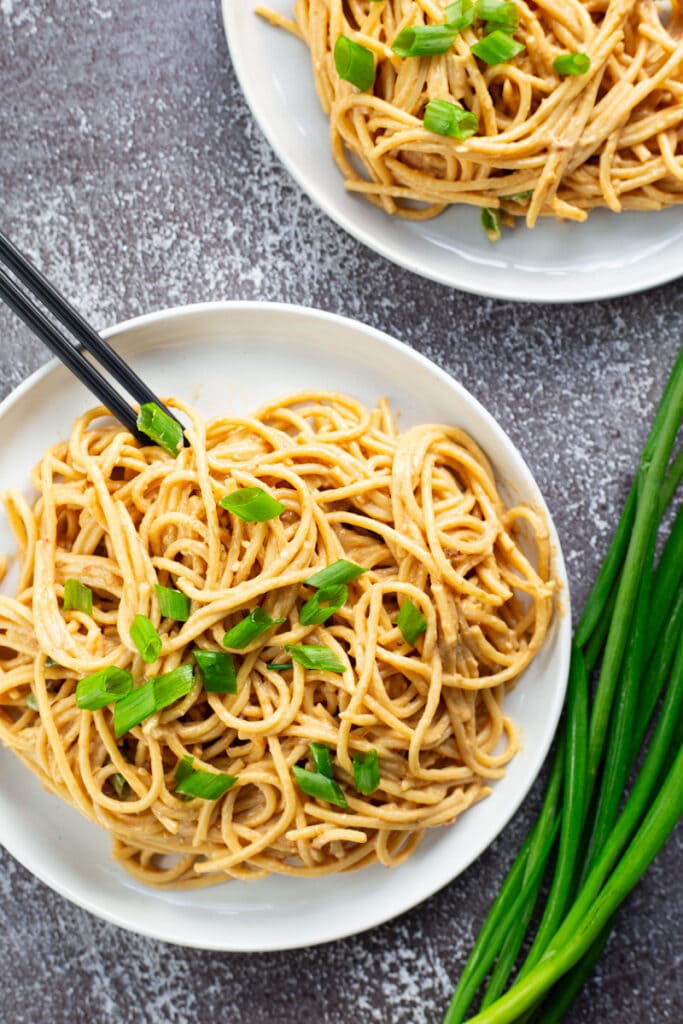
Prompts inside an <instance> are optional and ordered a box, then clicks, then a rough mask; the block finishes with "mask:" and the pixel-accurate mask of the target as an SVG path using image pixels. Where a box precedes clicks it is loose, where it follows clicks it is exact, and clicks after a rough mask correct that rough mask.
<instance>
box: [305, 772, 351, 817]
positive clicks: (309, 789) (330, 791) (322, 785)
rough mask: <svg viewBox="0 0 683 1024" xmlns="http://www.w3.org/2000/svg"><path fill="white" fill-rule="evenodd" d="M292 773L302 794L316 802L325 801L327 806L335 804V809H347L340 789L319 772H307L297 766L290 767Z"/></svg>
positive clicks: (335, 783) (337, 784)
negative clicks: (313, 798)
mask: <svg viewBox="0 0 683 1024" xmlns="http://www.w3.org/2000/svg"><path fill="white" fill-rule="evenodd" d="M292 772H293V773H294V778H295V779H296V781H297V785H298V786H299V789H300V790H301V792H302V793H306V795H307V796H312V797H315V799H316V800H326V801H327V802H328V804H336V805H337V807H348V804H347V803H346V797H345V796H344V793H343V791H342V788H341V786H340V785H339V783H338V782H335V781H334V779H328V778H327V776H326V775H321V774H320V772H309V771H308V770H307V769H306V768H300V767H299V765H298V764H295V765H294V766H293V767H292Z"/></svg>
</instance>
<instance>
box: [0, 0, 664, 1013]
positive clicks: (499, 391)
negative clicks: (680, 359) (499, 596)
mask: <svg viewBox="0 0 683 1024" xmlns="http://www.w3.org/2000/svg"><path fill="white" fill-rule="evenodd" d="M235 2H238V0H235ZM0 98H1V99H0V183H1V190H0V222H1V223H2V226H3V228H4V230H6V231H7V232H8V234H10V236H12V237H13V238H14V239H15V240H16V241H17V243H18V244H19V245H20V246H22V247H24V248H25V249H26V250H27V251H28V252H29V253H30V254H31V255H32V256H33V257H34V258H35V259H36V260H37V261H38V263H39V265H41V266H42V267H43V268H44V270H45V271H46V272H47V274H48V275H49V276H50V277H51V278H52V279H53V280H54V281H55V282H56V283H57V285H58V286H60V287H62V288H63V289H64V291H65V292H66V293H67V294H68V295H70V296H71V297H72V298H73V299H74V300H75V302H76V303H77V305H79V306H80V307H81V308H82V309H83V311H84V312H85V314H86V315H87V316H89V317H90V318H91V319H92V320H93V321H94V323H96V324H98V325H102V326H104V325H106V324H110V323H113V322H115V321H119V320H123V319H126V318H128V317H131V316H134V315H136V314H138V313H143V312H147V311H149V310H153V309H158V308H161V307H164V306H173V305H176V304H180V303H187V302H198V301H201V300H210V299H226V298H241V299H276V300H282V301H286V302H294V303H302V304H305V305H310V306H318V307H320V308H323V309H327V310H332V311H334V312H338V313H343V314H346V315H348V316H352V317H356V318H358V319H360V320H363V321H365V322H367V323H369V324H373V325H374V326H376V327H379V328H382V329H384V330H386V331H388V332H389V333H391V334H394V335H396V336H397V337H399V338H401V339H403V340H404V341H406V342H408V344H410V345H413V346H414V347H415V348H417V349H419V350H420V351H422V352H424V353H425V354H426V355H428V356H429V357H430V358H432V359H433V360H435V362H437V363H438V364H439V365H440V366H442V367H444V368H445V369H446V370H448V371H449V372H450V373H452V374H453V375H454V376H456V377H457V378H458V379H459V380H461V381H462V382H463V384H465V386H466V387H468V388H469V389H470V390H471V391H472V392H473V393H474V394H475V395H476V396H477V397H478V398H479V399H480V400H481V401H482V402H483V403H484V404H485V405H486V406H487V407H488V408H489V409H490V410H491V412H492V413H493V414H494V415H495V416H496V417H497V419H498V420H499V422H500V423H501V424H502V426H503V427H504V428H505V429H506V430H507V431H508V432H509V434H510V435H511V436H512V438H513V439H514V441H515V442H516V443H517V444H518V445H519V447H520V448H521V450H522V452H523V454H524V456H525V457H526V459H527V461H528V463H529V465H530V466H531V468H532V471H533V472H534V474H535V476H536V478H537V480H538V482H539V484H540V486H541V488H542V489H543V491H544V493H545V495H546V498H547V500H548V503H549V505H550V508H551V510H552V513H553V515H554V516H555V520H556V523H557V525H558V528H559V531H560V535H561V538H562V543H563V545H564V550H565V555H566V557H567V561H568V569H569V573H570V577H571V583H572V587H573V596H574V601H575V606H576V607H577V608H580V607H581V605H582V603H583V601H584V599H585V597H586V594H587V591H588V587H589V585H590V582H591V580H592V579H593V577H594V576H595V572H596V569H597V566H598V564H599V562H600V558H601V555H602V553H603V552H604V550H605V546H606V543H607V540H608V536H609V531H610V528H611V526H612V525H613V524H614V522H615V518H616V515H617V511H618V509H619V507H620V503H621V502H622V501H623V499H624V497H625V494H626V492H627V489H628V486H629V482H630V475H631V473H632V472H633V468H634V466H635V462H636V458H637V453H638V452H639V449H640V446H641V444H642V442H643V439H644V437H645V433H646V429H647V424H648V421H649V420H650V418H651V416H652V412H653V408H654V403H655V401H656V399H657V397H658V395H659V394H660V392H661V389H662V387H663V383H664V380H665V376H666V372H667V369H668V367H669V366H670V365H671V363H672V361H673V358H674V355H675V352H676V351H677V348H678V345H679V344H680V342H681V338H683V288H682V287H681V284H680V281H679V282H678V283H673V284H671V285H669V286H667V287H664V288H660V289H658V290H656V291H650V292H647V293H646V294H643V295H638V296H635V297H632V298H627V299H622V300H618V301H611V302H604V303H600V304H591V305H586V306H569V307H563V308H559V307H556V308H553V307H534V306H527V305H513V304H510V303H502V302H495V301H491V300H484V299H479V298H476V297H474V296H469V295H464V294H460V293H455V292H451V291H448V290H447V289H446V288H443V287H441V286H438V285H434V284H431V283H430V282H428V281H424V280H421V279H419V278H417V277H414V276H412V275H411V274H409V273H406V272H404V271H401V270H399V269H397V268H396V267H394V266H392V265H390V264H389V263H386V262H385V261H384V260H383V259H381V258H380V257H379V256H375V255H374V254H373V253H371V252H369V251H368V250H367V249H365V248H364V247H363V246H361V245H360V244H358V243H356V242H355V241H353V239H351V238H349V237H347V235H345V234H344V233H343V232H342V231H341V230H340V229H339V228H337V227H335V225H333V224H332V223H331V222H330V221H329V220H328V219H327V218H326V217H325V216H324V215H323V214H322V213H320V212H319V211H318V210H317V209H316V208H315V207H313V205H312V204H311V203H310V202H309V200H308V199H307V198H306V197H305V196H304V195H303V194H301V192H300V191H299V189H298V187H297V186H295V185H294V184H293V182H292V181H291V180H290V178H289V177H288V175H287V173H286V172H285V171H284V170H283V168H282V167H281V166H280V164H279V163H278V161H277V159H276V158H275V157H274V156H273V154H272V153H271V151H270V149H269V147H268V145H267V144H266V143H265V141H264V140H263V138H262V137H261V135H260V132H259V131H258V129H257V127H256V125H255V124H254V122H253V120H252V117H251V115H250V113H249V111H248V110H247V107H246V105H245V103H244V100H243V99H242V96H241V94H240V90H239V88H238V85H237V81H236V79H235V76H234V74H233V72H232V70H231V66H230V60H229V58H228V54H227V51H226V45H225V40H224V37H223V31H222V27H221V22H220V16H219V10H218V4H217V3H216V2H215V0H145V2H139V0H135V2H134V0H116V2H115V0H60V2H59V3H57V2H56V0H0ZM682 269H683V268H682ZM45 358H46V355H45V352H44V351H43V349H42V348H41V347H40V345H39V344H38V342H36V341H34V340H33V339H32V337H31V336H30V335H29V333H28V332H27V330H25V329H24V328H23V327H22V326H21V325H20V324H19V323H18V322H17V321H16V320H15V319H14V318H13V317H12V316H11V315H10V314H9V313H8V312H6V311H5V310H3V309H0V397H2V396H4V395H6V394H7V393H8V392H9V391H10V390H11V389H12V388H13V387H15V386H16V385H17V384H18V383H19V382H20V381H21V380H23V378H24V377H26V376H27V375H28V374H29V373H30V372H31V371H32V370H34V369H35V368H36V367H38V366H39V365H40V364H41V363H42V362H43V361H44V360H45ZM2 483H3V484H4V483H5V482H4V481H2ZM0 784H1V783H0ZM540 796H541V788H540V786H538V785H537V786H536V788H535V789H534V791H533V793H532V795H531V797H530V798H529V799H528V800H527V802H526V803H525V805H524V808H523V810H522V811H521V812H520V813H518V814H517V816H516V817H515V818H514V820H513V822H512V823H511V824H510V826H509V827H508V828H507V829H505V831H504V832H503V834H502V835H501V836H500V837H499V839H498V840H497V842H495V843H494V844H493V846H492V847H491V848H490V849H489V850H488V851H487V852H486V853H485V854H484V855H483V856H482V857H481V858H480V859H479V860H478V861H477V862H476V864H475V865H474V866H473V867H471V868H470V869H469V870H468V871H467V872H465V874H464V875H462V876H461V877H460V878H458V879H457V880H456V881H455V882H453V883H452V884H451V885H449V886H448V887H447V888H446V889H444V890H443V891H442V892H440V893H438V894H437V895H436V896H434V897H433V898H432V899H430V900H428V901H427V902H426V903H424V904H422V905H421V906H419V907H417V908H416V909H415V910H413V911H412V912H410V913H407V914H404V915H403V916H402V917H400V918H399V919H397V920H395V921H393V922H390V923H388V924H386V925H384V926H383V927H380V928H377V929H375V930H373V931H371V932H368V933H366V934H364V935H360V936H358V937H356V938H353V939H348V940H345V941H343V942H338V943H334V944H331V945H327V946H324V947H320V948H317V949H311V950H303V951H299V952H294V953H281V954H275V955H272V954H269V955H267V956H266V955H249V956H247V955H231V954H217V953H203V952H199V951H195V950H186V949H180V948H174V947H171V946H167V945H165V944H163V943H160V942H152V941H148V940H146V939H142V938H138V937H137V936H134V935H129V934H127V933H125V932H123V931H120V930H119V929H117V928H115V927H112V926H109V925H107V924H104V923H102V922H100V921H98V920H96V919H95V918H93V917H91V916H90V915H89V914H87V913H85V912H84V911H81V910H79V909H77V908H76V907H74V906H72V905H71V904H70V903H67V902H66V900H64V899H62V898H61V897H60V896H57V895H55V894H54V893H52V892H51V891H50V890H48V889H47V888H45V886H43V885H42V884H41V883H40V882H38V881H36V880H35V879H34V878H32V877H30V876H29V875H28V874H27V872H26V871H25V870H24V869H23V868H22V867H20V866H19V865H18V864H17V863H16V862H15V861H14V860H13V859H12V858H11V857H10V856H8V855H7V854H5V853H0V861H1V867H2V870H1V872H0V895H1V898H2V907H3V927H2V928H1V929H0V963H2V964H3V969H2V972H1V977H2V986H1V988H2V992H1V994H0V1020H1V1021H2V1022H7V1024H29V1022H30V1024H60V1022H62V1021H63V1022H67V1021H68V1022H69V1024H80V1022H83V1024H90V1022H94V1021H97V1022H99V1024H105V1022H106V1024H109V1022H111V1024H124V1022H125V1024H138V1022H145V1024H147V1022H154V1024H156V1022H164V1024H166V1022H168V1024H195V1022H200V1021H208V1020H220V1021H224V1022H229V1024H271V1022H273V1021H278V1022H279V1024H295V1022H296V1024H299V1022H300V1021H308V1022H314V1024H357V1022H358V1021H359V1020H362V1021H365V1022H368V1021H375V1022H378V1024H380V1022H381V1024H437V1022H438V1021H440V1019H441V1016H442V1013H443V1010H444V1008H445V1005H446V1003H447V1000H448V997H449V993H450V992H451V990H452V988H453V985H454V983H455V981H456V979H457V977H458V974H459V971H460V968H461V967H462V964H463V963H464V959H465V956H466V954H467V951H468V949H469V947H470V945H471V941H472V938H473V936H474V934H475V933H476V929H477V927H478V925H479V924H480V922H481V920H482V917H483V915H484V913H485V910H486V907H487V905H488V903H489V901H490V899H491V897H492V896H493V894H494V893H495V891H496V888H497V886H498V885H499V883H500V881H501V879H502V877H503V873H504V871H505V869H506V867H507V866H508V865H509V863H510V860H511V857H512V855H513V852H514V851H515V850H516V848H517V847H518V845H519V843H520V841H521V838H522V837H523V835H524V834H525V831H526V829H527V827H528V825H529V823H530V822H531V820H532V818H533V815H534V812H535V811H536V810H537V808H538V806H539V802H540ZM682 839H683V832H682V831H681V830H680V829H679V831H678V833H677V835H675V836H674V837H673V838H672V839H671V840H670V841H669V843H668V844H667V846H666V848H665V849H664V851H663V852H662V854H661V855H660V856H659V858H658V859H657V861H656V863H655V865H654V866H653V868H652V869H651V871H650V872H649V874H648V875H647V877H646V878H645V880H644V881H643V882H642V883H641V884H640V885H639V886H638V888H637V889H636V890H635V892H634V893H633V894H632V896H631V897H630V898H629V900H628V903H627V905H626V908H625V910H624V912H623V913H622V915H621V917H620V920H619V924H618V927H617V929H616V932H615V933H614V935H613V937H612V938H611V940H610V942H609V945H608V948H607V951H606V953H605V955H604V957H603V959H602V961H601V963H600V966H599V968H598V970H597V971H596V973H595V975H594V977H593V979H592V980H591V982H590V984H589V985H588V986H587V988H586V990H585V992H584V993H583V995H582V996H581V998H580V1000H579V1001H578V1003H577V1004H576V1006H575V1008H574V1009H573V1010H572V1011H571V1013H570V1014H569V1015H568V1017H567V1018H566V1019H567V1021H568V1022H570V1024H589V1022H590V1024H596V1022H607V1021H616V1020H619V1021H620V1022H621V1024H645V1022H650V1021H652V1022H654V1021H658V1022H659V1021H671V1022H680V1021H682V1020H683V967H682V965H681V960H682V959H683V949H682V941H681V924H680V922H681V913H682V911H683V849H682V848H681V841H682Z"/></svg>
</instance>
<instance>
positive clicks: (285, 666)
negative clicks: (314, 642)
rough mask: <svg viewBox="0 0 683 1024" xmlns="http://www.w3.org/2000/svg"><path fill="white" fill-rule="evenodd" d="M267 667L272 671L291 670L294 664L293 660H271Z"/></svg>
mask: <svg viewBox="0 0 683 1024" xmlns="http://www.w3.org/2000/svg"><path fill="white" fill-rule="evenodd" d="M266 668H269V669H270V670H271V672H289V670H290V669H292V668H294V666H293V665H292V663H291V661H283V662H278V661H271V662H270V664H269V665H266Z"/></svg>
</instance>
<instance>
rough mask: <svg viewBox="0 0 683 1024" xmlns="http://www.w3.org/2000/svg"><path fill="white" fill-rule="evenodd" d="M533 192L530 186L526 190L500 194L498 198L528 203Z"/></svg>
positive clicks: (511, 201)
mask: <svg viewBox="0 0 683 1024" xmlns="http://www.w3.org/2000/svg"><path fill="white" fill-rule="evenodd" d="M533 194H534V190H533V189H532V188H530V189H529V191H528V192H513V193H512V194H511V195H509V196H501V197H500V198H501V199H502V200H503V202H506V203H528V202H529V200H530V199H531V197H532V195H533Z"/></svg>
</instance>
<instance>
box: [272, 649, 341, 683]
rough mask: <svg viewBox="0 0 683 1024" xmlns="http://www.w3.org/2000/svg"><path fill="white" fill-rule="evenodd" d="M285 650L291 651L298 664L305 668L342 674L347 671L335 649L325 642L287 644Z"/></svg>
mask: <svg viewBox="0 0 683 1024" xmlns="http://www.w3.org/2000/svg"><path fill="white" fill-rule="evenodd" d="M285 650H286V651H289V653H290V654H291V655H292V658H293V659H294V661H295V662H296V663H297V665H302V666H303V667H304V668H311V669H317V670H318V671H320V672H336V673H337V674H338V675H340V676H341V675H343V674H344V672H345V671H346V669H345V668H344V666H343V665H342V663H341V661H340V660H339V658H338V657H337V655H336V654H335V653H334V651H331V650H330V648H329V647H325V645H324V644H287V645H286V646H285Z"/></svg>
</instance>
